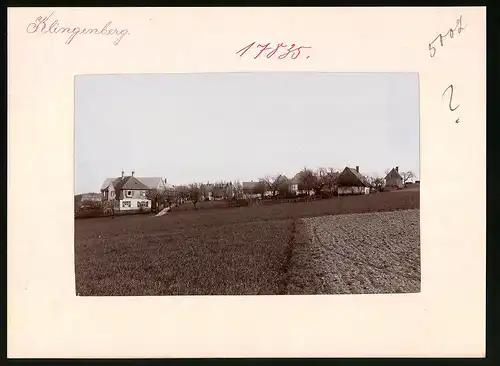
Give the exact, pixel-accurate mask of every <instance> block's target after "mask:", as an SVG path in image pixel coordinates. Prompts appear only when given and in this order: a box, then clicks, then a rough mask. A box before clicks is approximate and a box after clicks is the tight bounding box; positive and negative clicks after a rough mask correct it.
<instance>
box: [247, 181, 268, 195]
mask: <svg viewBox="0 0 500 366" xmlns="http://www.w3.org/2000/svg"><path fill="white" fill-rule="evenodd" d="M266 189H267V186H266V183H265V182H263V181H259V182H257V183H255V185H254V186H253V187H252V189H251V192H250V193H251V194H258V195H260V198H262V199H264V195H265V194H266Z"/></svg>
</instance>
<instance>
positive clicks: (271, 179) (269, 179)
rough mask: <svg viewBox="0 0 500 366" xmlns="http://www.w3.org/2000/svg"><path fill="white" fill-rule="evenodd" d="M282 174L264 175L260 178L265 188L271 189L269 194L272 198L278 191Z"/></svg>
mask: <svg viewBox="0 0 500 366" xmlns="http://www.w3.org/2000/svg"><path fill="white" fill-rule="evenodd" d="M282 178H283V175H281V174H278V175H276V176H269V175H268V176H266V177H264V178H261V179H260V181H261V182H264V184H265V186H266V190H269V191H271V195H272V197H273V198H276V197H277V196H278V193H279V186H280V184H281V183H282V180H283V179H282Z"/></svg>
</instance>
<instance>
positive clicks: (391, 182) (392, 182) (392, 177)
mask: <svg viewBox="0 0 500 366" xmlns="http://www.w3.org/2000/svg"><path fill="white" fill-rule="evenodd" d="M385 186H386V187H388V188H397V189H401V188H403V186H404V184H403V177H401V175H400V174H399V167H398V166H397V167H395V168H392V169H391V171H390V172H389V173H387V175H386V176H385Z"/></svg>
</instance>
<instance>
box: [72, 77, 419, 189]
mask: <svg viewBox="0 0 500 366" xmlns="http://www.w3.org/2000/svg"><path fill="white" fill-rule="evenodd" d="M75 94H76V95H75V104H76V105H75V175H76V176H75V181H76V187H75V189H76V193H84V192H98V191H99V189H100V186H101V184H102V182H103V181H104V179H105V178H107V177H118V176H120V175H121V171H122V170H124V171H125V174H126V175H130V172H131V171H132V170H133V171H135V175H136V176H138V177H140V176H161V177H164V178H167V181H168V183H170V184H174V185H179V184H189V183H192V182H207V181H211V182H213V181H217V180H225V181H229V180H231V181H235V180H240V181H250V180H257V179H259V178H261V177H264V176H266V175H276V174H278V173H279V174H285V175H287V176H288V177H289V178H291V177H293V175H294V174H295V173H297V172H298V171H300V170H302V169H303V168H304V167H308V168H311V169H316V168H318V167H327V168H328V167H333V168H336V169H338V170H341V169H343V168H344V167H346V166H349V167H353V168H354V167H355V166H356V165H358V166H359V167H360V168H359V169H360V172H361V173H363V174H365V175H368V176H371V175H372V174H373V173H377V174H379V175H384V172H385V170H386V169H388V168H392V167H394V166H399V170H400V172H401V171H408V170H411V171H413V172H414V173H415V174H416V175H417V177H418V176H419V168H420V167H419V97H418V95H419V85H418V74H417V73H356V74H353V73H338V74H335V73H316V72H258V73H209V74H142V75H141V74H137V75H133V74H131V75H84V76H77V77H76V78H75Z"/></svg>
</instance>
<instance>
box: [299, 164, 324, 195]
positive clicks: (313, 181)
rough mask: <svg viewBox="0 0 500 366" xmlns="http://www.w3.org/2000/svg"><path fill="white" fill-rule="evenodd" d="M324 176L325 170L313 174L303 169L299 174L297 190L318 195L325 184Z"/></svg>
mask: <svg viewBox="0 0 500 366" xmlns="http://www.w3.org/2000/svg"><path fill="white" fill-rule="evenodd" d="M326 175H327V172H326V170H325V169H321V168H320V169H318V170H317V171H316V172H314V171H312V170H311V169H307V168H304V170H303V171H302V172H301V174H300V181H299V189H300V190H306V191H308V192H310V191H314V193H315V194H320V192H321V190H322V189H323V187H324V186H325V184H326Z"/></svg>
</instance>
